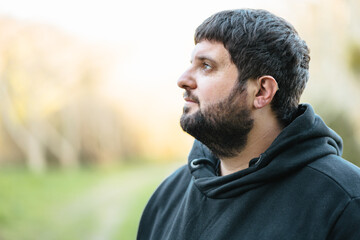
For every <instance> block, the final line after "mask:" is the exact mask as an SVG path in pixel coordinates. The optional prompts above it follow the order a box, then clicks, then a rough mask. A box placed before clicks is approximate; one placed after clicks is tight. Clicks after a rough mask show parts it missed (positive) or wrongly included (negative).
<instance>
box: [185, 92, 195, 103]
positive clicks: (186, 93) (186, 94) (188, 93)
mask: <svg viewBox="0 0 360 240" xmlns="http://www.w3.org/2000/svg"><path fill="white" fill-rule="evenodd" d="M183 97H184V98H189V99H190V100H191V101H193V102H196V103H199V98H198V97H197V96H195V95H193V94H192V93H191V92H190V91H189V90H185V92H184V94H183Z"/></svg>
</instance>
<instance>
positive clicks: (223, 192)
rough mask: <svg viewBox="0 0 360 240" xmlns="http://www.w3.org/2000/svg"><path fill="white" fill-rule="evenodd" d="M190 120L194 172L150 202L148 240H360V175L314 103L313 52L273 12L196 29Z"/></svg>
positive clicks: (184, 120) (216, 20)
mask: <svg viewBox="0 0 360 240" xmlns="http://www.w3.org/2000/svg"><path fill="white" fill-rule="evenodd" d="M195 44H196V45H195V48H194V51H193V53H192V56H191V64H190V66H189V67H188V69H187V70H186V71H185V72H184V74H183V75H182V76H181V77H180V78H179V80H178V86H179V87H181V88H183V89H184V90H185V92H184V100H185V106H184V109H183V115H182V117H181V120H180V123H181V127H182V128H183V130H184V131H186V132H187V133H189V134H190V135H192V136H193V137H194V138H195V139H196V140H195V142H194V145H193V148H192V150H191V152H190V154H189V159H188V160H189V163H188V165H187V166H183V167H181V168H180V169H178V170H177V171H176V172H175V173H173V174H172V175H171V176H170V177H168V178H167V179H166V180H165V181H164V182H163V183H162V184H161V185H160V186H159V187H158V189H157V190H156V192H155V193H154V194H153V196H152V197H151V199H150V200H149V202H148V204H147V206H146V208H145V210H144V212H143V216H142V218H141V222H140V226H139V230H138V237H137V238H138V239H139V240H140V239H154V240H159V239H171V240H173V239H184V240H191V239H194V240H199V239H202V240H209V239H227V240H230V239H246V240H259V239H276V240H279V239H284V240H285V239H286V240H289V239H304V240H311V239H314V240H319V239H339V240H340V239H354V240H355V239H357V240H358V239H360V228H359V224H360V170H359V168H358V167H356V166H354V165H353V164H351V163H349V162H347V161H346V160H344V159H342V158H341V154H342V140H341V138H340V137H339V136H338V135H337V134H336V133H335V132H334V131H332V130H331V129H330V128H328V127H327V126H326V125H325V123H324V122H323V121H322V120H321V118H320V117H319V116H317V115H316V114H315V113H314V111H313V109H312V107H311V106H310V105H308V104H299V100H300V96H301V94H302V92H303V90H304V88H305V85H306V82H307V81H308V75H309V71H308V69H309V61H310V57H309V50H308V47H307V45H306V43H305V42H304V41H303V40H302V39H301V38H300V37H299V35H298V33H297V32H296V30H295V29H294V28H293V26H292V25H291V24H289V23H288V22H286V21H285V20H284V19H282V18H280V17H277V16H275V15H273V14H271V13H269V12H268V11H265V10H252V9H240V10H232V11H223V12H219V13H216V14H215V15H213V16H211V17H209V18H208V19H206V20H205V21H204V22H203V23H202V24H201V25H200V26H199V27H198V28H197V29H196V32H195Z"/></svg>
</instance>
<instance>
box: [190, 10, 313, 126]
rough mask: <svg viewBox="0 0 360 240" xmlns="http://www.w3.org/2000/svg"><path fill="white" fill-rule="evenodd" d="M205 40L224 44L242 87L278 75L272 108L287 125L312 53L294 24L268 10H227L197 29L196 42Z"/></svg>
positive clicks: (298, 98)
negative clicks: (261, 78)
mask: <svg viewBox="0 0 360 240" xmlns="http://www.w3.org/2000/svg"><path fill="white" fill-rule="evenodd" d="M202 40H209V41H217V42H222V43H223V44H224V47H225V48H226V49H227V50H228V51H229V53H230V56H231V60H232V61H233V63H234V64H235V65H236V67H237V69H238V72H239V82H238V84H239V87H243V86H244V85H245V84H246V82H247V80H249V79H257V78H259V77H261V76H264V75H271V76H272V77H274V78H275V80H276V81H277V83H278V87H279V90H278V91H277V93H276V94H275V96H274V98H273V100H272V101H271V103H270V106H271V109H272V110H273V112H274V113H275V115H276V118H277V119H278V120H279V122H280V123H281V124H282V125H283V126H286V125H288V124H289V123H290V122H291V121H292V119H293V117H294V114H295V113H296V111H297V108H298V104H299V101H300V96H301V94H302V92H303V90H304V88H305V85H306V83H307V81H308V78H309V61H310V56H309V49H308V47H307V45H306V43H305V41H303V40H302V39H301V38H300V37H299V35H298V33H297V31H296V30H295V28H294V27H293V26H292V25H291V24H290V23H288V22H287V21H285V20H284V19H283V18H280V17H278V16H275V15H274V14H272V13H270V12H268V11H266V10H256V9H238V10H227V11H222V12H219V13H216V14H214V15H212V16H211V17H209V18H208V19H206V20H205V21H204V22H203V23H202V24H201V25H200V26H199V27H198V28H197V29H196V31H195V44H196V43H199V42H200V41H202Z"/></svg>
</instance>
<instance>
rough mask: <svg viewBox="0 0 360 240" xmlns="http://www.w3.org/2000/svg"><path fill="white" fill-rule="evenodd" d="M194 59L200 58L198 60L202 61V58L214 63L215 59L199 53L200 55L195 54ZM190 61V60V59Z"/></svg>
mask: <svg viewBox="0 0 360 240" xmlns="http://www.w3.org/2000/svg"><path fill="white" fill-rule="evenodd" d="M195 60H200V61H204V60H207V61H210V62H211V63H213V64H216V63H217V61H215V60H214V59H213V58H211V57H209V56H206V55H200V56H196V57H195ZM190 62H192V61H190Z"/></svg>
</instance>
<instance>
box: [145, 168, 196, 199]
mask: <svg viewBox="0 0 360 240" xmlns="http://www.w3.org/2000/svg"><path fill="white" fill-rule="evenodd" d="M190 181H191V174H190V171H189V169H188V167H187V165H184V166H182V167H180V168H178V169H177V170H176V171H175V172H173V173H172V174H171V175H170V176H168V177H167V178H166V179H165V180H164V181H163V182H162V183H161V184H160V185H159V187H158V188H157V189H156V190H155V192H154V193H153V195H152V197H151V199H150V200H149V203H152V204H158V203H162V202H164V201H165V202H166V201H169V200H172V199H174V198H177V197H178V195H181V194H183V193H184V191H185V190H186V188H187V186H188V185H189V182H190Z"/></svg>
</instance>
